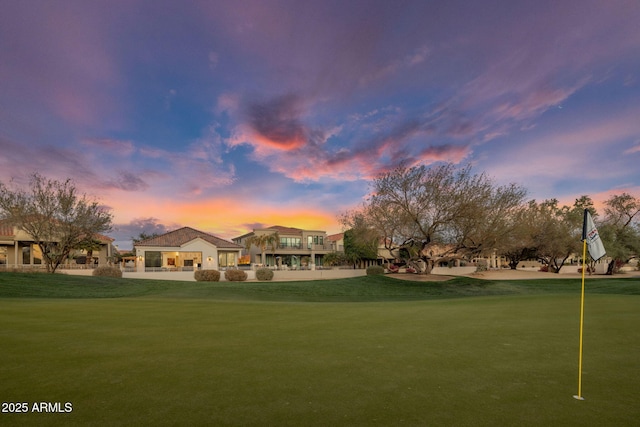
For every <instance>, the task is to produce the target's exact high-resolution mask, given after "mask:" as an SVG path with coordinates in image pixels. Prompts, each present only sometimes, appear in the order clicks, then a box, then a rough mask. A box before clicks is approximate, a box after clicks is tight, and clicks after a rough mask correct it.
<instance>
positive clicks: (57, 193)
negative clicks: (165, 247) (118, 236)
mask: <svg viewBox="0 0 640 427" xmlns="http://www.w3.org/2000/svg"><path fill="white" fill-rule="evenodd" d="M12 184H13V183H12ZM0 215H1V216H2V217H3V218H4V219H5V220H7V221H8V222H9V223H10V224H12V225H14V226H15V227H17V228H19V229H21V230H23V231H25V232H26V233H28V234H29V235H30V236H31V237H32V238H33V240H34V242H35V244H37V245H38V246H39V247H40V250H41V251H42V258H43V261H44V263H45V265H46V268H47V271H48V272H50V273H54V272H55V271H56V269H57V268H58V266H59V265H60V264H61V263H62V262H63V261H64V260H66V259H67V258H68V256H69V254H70V252H71V251H72V250H73V249H75V248H78V247H80V246H81V245H82V243H84V242H87V241H89V240H92V239H94V238H95V235H96V234H98V233H104V232H107V231H109V230H111V221H112V216H111V214H110V213H109V212H108V211H107V210H106V209H105V208H104V207H103V206H101V205H100V204H98V202H97V201H95V200H94V199H91V198H89V197H88V196H87V195H85V194H80V193H79V192H78V190H77V188H76V186H75V184H74V183H73V181H71V180H70V179H67V180H65V181H58V180H54V179H48V178H45V177H43V176H42V175H40V174H38V173H35V174H33V175H32V176H31V179H30V182H29V185H28V188H22V187H20V186H18V185H13V186H7V185H5V184H4V183H0Z"/></svg>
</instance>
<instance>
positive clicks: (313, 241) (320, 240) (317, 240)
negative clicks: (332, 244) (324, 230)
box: [307, 236, 324, 249]
mask: <svg viewBox="0 0 640 427" xmlns="http://www.w3.org/2000/svg"><path fill="white" fill-rule="evenodd" d="M313 245H317V246H323V245H324V236H307V249H312V248H313Z"/></svg>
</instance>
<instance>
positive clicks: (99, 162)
mask: <svg viewBox="0 0 640 427" xmlns="http://www.w3.org/2000/svg"><path fill="white" fill-rule="evenodd" d="M0 10H2V13H1V14H0V181H2V182H3V183H9V182H10V180H13V182H14V183H16V184H17V185H19V184H20V183H26V182H27V181H28V177H29V175H31V174H33V173H34V172H39V173H40V174H42V175H44V176H46V177H48V178H54V179H60V180H64V179H67V178H71V179H73V180H74V182H75V183H76V185H77V186H78V188H79V189H80V190H81V191H82V192H85V193H87V194H88V195H90V196H93V197H95V198H97V199H98V200H99V202H100V203H102V204H104V205H105V206H106V207H108V208H109V209H111V212H112V214H113V223H114V227H113V230H112V231H111V232H110V233H108V234H109V235H110V236H111V237H113V238H115V240H116V241H115V243H116V244H117V245H118V246H119V247H121V248H123V249H125V248H131V237H133V236H138V235H139V234H140V233H141V232H145V233H154V232H157V233H162V232H165V231H168V230H172V229H176V228H178V227H181V226H190V227H193V228H196V229H199V230H202V231H206V232H209V233H212V234H214V235H217V236H219V237H222V238H226V239H231V238H233V237H236V236H239V235H242V234H244V233H247V232H249V231H251V230H252V229H254V228H257V227H263V226H271V225H283V226H288V227H297V228H304V229H313V230H325V231H327V233H329V234H331V233H338V232H340V231H342V230H341V226H340V223H339V221H338V217H339V215H340V214H341V213H343V212H345V211H347V210H349V209H354V208H357V207H358V206H360V205H361V204H362V202H363V201H364V200H365V198H366V195H367V194H368V193H370V191H371V186H370V184H371V182H372V180H373V179H374V178H375V177H376V176H378V175H379V174H381V173H384V172H387V171H390V170H392V169H394V168H395V167H397V166H398V165H400V164H405V165H408V166H412V165H427V166H431V165H437V164H440V162H453V163H455V164H459V165H460V166H465V165H468V164H470V165H472V168H473V170H474V172H476V173H486V174H487V176H489V177H490V178H491V179H493V180H494V182H495V183H496V184H497V185H504V184H508V183H516V184H519V185H521V186H523V187H524V188H526V189H527V191H528V194H527V198H528V199H536V200H544V199H550V198H556V199H558V200H559V201H560V202H561V203H564V204H572V203H573V201H574V200H575V199H576V198H578V197H580V196H582V195H589V196H591V197H592V198H593V199H594V200H595V201H596V206H598V204H600V205H601V204H602V202H603V201H604V200H606V199H607V198H609V197H610V196H611V195H613V194H621V193H622V192H627V193H630V194H632V195H634V196H636V197H639V196H640V166H638V165H639V164H640V26H639V25H638V22H640V2H638V1H637V0H629V1H625V0H607V1H601V0H599V1H591V0H562V1H558V0H553V1H547V0H535V1H513V0H485V1H475V2H470V1H468V0H463V1H457V0H444V1H429V0H418V1H411V0H409V1H402V0H398V1H388V0H370V1H359V0H346V1H345V0H341V1H331V0H323V1H302V0H293V1H271V0H256V1H242V0H238V1H231V0H230V1H213V0H207V1H204V0H203V1H194V0H181V1H165V0H124V1H121V0H108V1H99V0H92V1H86V0H80V1H75V0H74V1H72V0H57V1H55V2H53V1H47V0H43V1H40V0H28V1H13V0H0Z"/></svg>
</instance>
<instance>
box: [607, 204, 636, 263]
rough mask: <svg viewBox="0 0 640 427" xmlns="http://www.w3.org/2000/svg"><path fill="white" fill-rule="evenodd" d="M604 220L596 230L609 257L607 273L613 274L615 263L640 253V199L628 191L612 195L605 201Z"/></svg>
mask: <svg viewBox="0 0 640 427" xmlns="http://www.w3.org/2000/svg"><path fill="white" fill-rule="evenodd" d="M604 211H605V215H606V218H605V221H604V223H603V225H602V227H600V228H599V229H598V230H599V231H600V234H601V235H602V240H603V242H604V245H605V249H606V251H607V255H608V256H609V257H611V262H610V263H609V266H608V268H607V274H613V273H614V272H615V270H616V266H617V265H621V264H623V263H624V262H626V261H628V260H629V258H630V257H631V255H638V254H639V253H640V229H639V221H638V218H639V217H640V199H638V198H636V197H633V196H631V195H630V194H628V193H622V194H620V195H613V196H611V197H610V198H609V199H608V200H607V201H606V202H605V209H604Z"/></svg>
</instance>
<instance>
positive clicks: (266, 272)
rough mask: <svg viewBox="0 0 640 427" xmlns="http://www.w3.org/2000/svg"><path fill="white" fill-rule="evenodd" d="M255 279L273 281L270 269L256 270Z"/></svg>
mask: <svg viewBox="0 0 640 427" xmlns="http://www.w3.org/2000/svg"><path fill="white" fill-rule="evenodd" d="M256 279H258V280H271V279H273V270H271V269H270V268H259V269H257V270H256Z"/></svg>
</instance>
